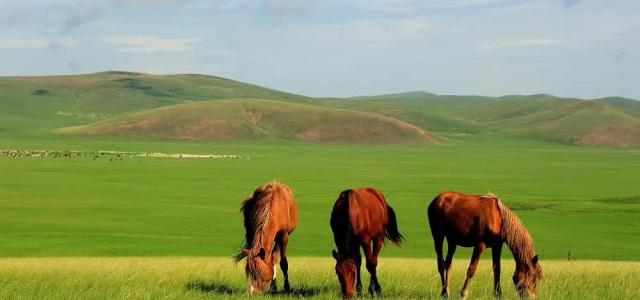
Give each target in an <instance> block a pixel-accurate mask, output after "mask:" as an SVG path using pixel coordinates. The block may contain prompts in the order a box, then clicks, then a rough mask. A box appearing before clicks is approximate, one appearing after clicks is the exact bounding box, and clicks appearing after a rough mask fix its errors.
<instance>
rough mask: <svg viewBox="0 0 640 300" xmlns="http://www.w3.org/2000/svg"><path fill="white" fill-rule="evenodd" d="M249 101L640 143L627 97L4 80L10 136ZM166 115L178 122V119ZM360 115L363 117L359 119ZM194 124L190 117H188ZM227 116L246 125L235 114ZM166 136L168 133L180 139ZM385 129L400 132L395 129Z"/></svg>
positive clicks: (188, 77)
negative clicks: (328, 93) (320, 93)
mask: <svg viewBox="0 0 640 300" xmlns="http://www.w3.org/2000/svg"><path fill="white" fill-rule="evenodd" d="M239 98H251V99H263V100H275V101H280V102H288V103H298V104H306V105H312V106H314V107H316V108H318V109H324V110H325V111H340V110H342V111H345V110H346V111H351V112H352V113H353V112H354V111H358V112H362V113H366V114H367V115H368V116H375V118H373V119H376V118H380V117H381V116H385V117H387V118H388V119H386V120H391V119H394V120H395V121H400V122H401V123H403V124H410V125H411V126H413V127H416V128H419V129H421V130H424V131H425V132H427V131H428V132H434V133H438V134H440V135H447V136H450V137H452V138H454V139H456V138H464V136H466V135H483V134H491V135H500V136H518V137H523V138H530V139H538V140H545V141H548V142H554V143H565V144H566V143H568V144H576V145H592V146H607V147H636V146H640V137H639V136H640V133H639V132H640V129H639V125H638V124H639V122H640V101H636V100H631V99H626V98H620V97H609V98H602V99H594V100H590V101H585V100H581V99H571V98H560V97H555V96H553V95H547V94H537V95H527V96H519V95H510V96H503V97H483V96H456V95H436V94H432V93H427V92H408V93H399V94H388V95H377V96H362V97H352V98H332V99H329V98H312V97H306V96H301V95H295V94H291V93H286V92H281V91H276V90H272V89H268V88H264V87H260V86H256V85H252V84H247V83H242V82H238V81H234V80H229V79H225V78H220V77H214V76H206V75H195V74H183V75H152V74H142V73H133V72H102V73H94V74H87V75H73V76H46V77H0V138H1V137H7V136H9V137H19V138H23V137H31V138H41V137H51V136H52V135H51V132H52V130H54V129H56V128H62V127H73V126H84V125H87V124H94V123H96V122H101V121H105V120H111V119H113V118H118V119H114V120H113V121H114V122H115V120H124V119H120V117H124V116H130V115H131V114H135V113H140V112H145V111H149V113H152V114H157V113H158V112H157V111H150V110H153V109H157V108H161V107H172V106H175V105H179V104H185V103H191V102H198V101H214V100H223V99H227V100H229V99H239ZM230 101H231V100H230ZM226 105H227V106H229V105H230V104H226ZM282 105H284V104H282ZM307 108H308V107H307ZM169 111H170V112H171V111H172V110H169ZM286 111H287V110H284V111H283V112H282V114H281V115H280V118H282V120H279V123H286V122H289V123H296V122H304V121H305V120H300V119H299V118H298V117H297V116H296V115H294V114H286V113H285V112H286ZM203 117H204V116H203ZM164 118H165V119H166V120H169V119H170V118H169V116H164ZM176 118H178V116H176ZM373 119H370V120H373ZM220 120H221V119H220ZM355 120H359V121H360V122H361V123H356V122H355ZM363 120H364V119H362V118H353V119H348V118H346V119H340V120H334V119H330V118H329V119H326V121H327V122H334V121H336V122H338V121H339V122H342V123H341V124H338V125H336V126H337V127H338V128H344V126H346V123H349V122H353V124H352V125H351V127H352V128H355V127H356V126H365V127H366V126H369V125H370V124H367V123H362V122H364V121H363ZM187 121H188V120H186V119H185V120H183V121H182V122H187ZM225 122H227V123H229V124H235V123H236V121H235V120H226V121H225ZM296 124H297V123H296ZM92 126H95V125H92ZM158 126H160V125H158ZM176 126H177V125H176ZM185 126H186V125H185ZM189 126H195V125H194V124H191V125H189ZM189 126H187V127H189ZM309 126H310V127H312V126H318V125H314V124H309ZM323 126H325V127H327V128H326V129H325V130H329V127H331V124H323ZM403 126H404V125H403ZM297 127H300V126H297ZM242 128H244V127H242ZM158 130H160V129H158ZM243 130H248V129H246V128H245V129H243ZM160 131H162V130H160ZM149 132H150V134H151V131H149ZM249 132H252V133H249ZM140 134H141V133H140V132H138V133H136V135H140ZM229 134H230V135H231V136H233V139H236V138H238V139H252V138H263V137H265V136H272V137H282V138H288V139H302V138H299V137H295V134H294V135H292V134H287V133H283V132H280V131H278V130H276V131H273V132H268V133H259V132H258V133H256V132H253V131H247V132H245V133H240V132H235V131H234V133H233V134H232V133H229ZM103 135H104V134H103ZM118 135H120V134H118ZM156 135H157V136H163V137H165V138H170V136H171V135H166V134H157V133H156ZM156 135H153V136H156ZM205 135H206V134H203V136H205ZM381 135H382V136H387V135H389V136H393V134H389V133H388V132H383V133H381ZM176 138H180V137H176ZM184 138H185V137H182V138H181V139H184ZM204 139H205V140H207V139H209V138H204ZM211 139H214V138H213V137H211ZM218 139H223V138H222V137H217V138H215V139H214V140H218ZM306 139H307V140H314V139H315V138H312V137H308V138H306ZM350 139H352V138H347V137H337V136H336V137H334V138H329V137H327V136H325V137H323V138H317V139H315V142H322V141H324V140H326V141H327V142H335V141H345V142H348V141H349V140H350ZM303 140H305V139H303ZM382 140H385V139H382ZM369 142H371V141H369Z"/></svg>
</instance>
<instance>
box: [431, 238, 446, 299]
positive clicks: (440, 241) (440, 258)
mask: <svg viewBox="0 0 640 300" xmlns="http://www.w3.org/2000/svg"><path fill="white" fill-rule="evenodd" d="M443 245H444V236H436V235H434V236H433V246H434V247H435V248H436V255H437V261H438V273H439V274H440V283H441V284H442V290H443V291H445V281H444V257H443V256H442V246H443ZM443 295H444V294H443Z"/></svg>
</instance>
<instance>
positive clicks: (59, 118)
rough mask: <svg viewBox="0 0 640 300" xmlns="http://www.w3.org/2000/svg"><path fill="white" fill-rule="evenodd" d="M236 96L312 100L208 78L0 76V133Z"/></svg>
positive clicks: (28, 131)
mask: <svg viewBox="0 0 640 300" xmlns="http://www.w3.org/2000/svg"><path fill="white" fill-rule="evenodd" d="M238 97H251V98H265V99H276V100H283V101H299V102H308V101H311V98H309V97H304V96H299V95H294V94H290V93H284V92H280V91H275V90H271V89H268V88H263V87H260V86H256V85H251V84H247V83H242V82H238V81H234V80H229V79H225V78H220V77H214V76H206V75H190V74H186V75H151V74H142V73H132V72H102V73H94V74H87V75H72V76H45V77H0V117H3V118H2V119H1V120H0V132H1V130H3V128H5V129H6V128H9V129H11V130H12V131H13V132H14V133H20V134H32V133H35V134H41V131H43V130H44V131H46V132H49V131H50V130H51V129H53V128H56V127H63V126H72V125H81V124H88V123H92V122H96V121H99V120H104V119H107V118H110V117H114V116H119V115H122V114H125V113H131V112H136V111H142V110H146V109H152V108H157V107H163V106H168V105H175V104H180V103H185V102H189V101H199V100H212V99H227V98H238Z"/></svg>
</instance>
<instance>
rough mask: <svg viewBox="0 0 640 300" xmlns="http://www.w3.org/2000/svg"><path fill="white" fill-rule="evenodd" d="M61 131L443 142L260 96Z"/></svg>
mask: <svg viewBox="0 0 640 300" xmlns="http://www.w3.org/2000/svg"><path fill="white" fill-rule="evenodd" d="M59 132H62V133H66V134H74V135H85V136H124V137H152V138H162V139H177V140H196V141H202V140H204V141H230V140H256V139H265V138H280V139H289V140H300V141H305V142H315V143H369V144H397V143H403V144H405V143H437V139H436V137H435V136H434V135H432V134H430V133H429V132H427V131H426V130H424V129H422V128H419V127H416V126H414V125H411V124H408V123H405V122H402V121H398V120H396V119H393V118H389V117H385V116H381V115H377V114H372V113H364V112H355V111H348V110H342V109H335V108H325V107H320V106H314V105H307V104H297V103H287V102H281V101H272V100H260V99H229V100H221V101H204V102H193V103H186V104H179V105H173V106H167V107H162V108H157V109H152V110H147V111H144V112H141V113H137V114H133V115H127V116H123V117H118V118H114V119H108V120H105V121H102V122H99V123H96V124H92V125H88V126H81V127H73V128H66V129H62V130H59Z"/></svg>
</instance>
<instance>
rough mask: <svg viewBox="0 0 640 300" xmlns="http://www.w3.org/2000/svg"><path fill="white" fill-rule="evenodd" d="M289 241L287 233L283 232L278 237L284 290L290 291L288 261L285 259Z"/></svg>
mask: <svg viewBox="0 0 640 300" xmlns="http://www.w3.org/2000/svg"><path fill="white" fill-rule="evenodd" d="M288 243H289V234H288V233H284V234H282V237H281V238H280V243H279V245H280V269H282V274H283V275H284V291H285V292H290V291H291V286H290V285H289V262H288V261H287V244H288Z"/></svg>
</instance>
